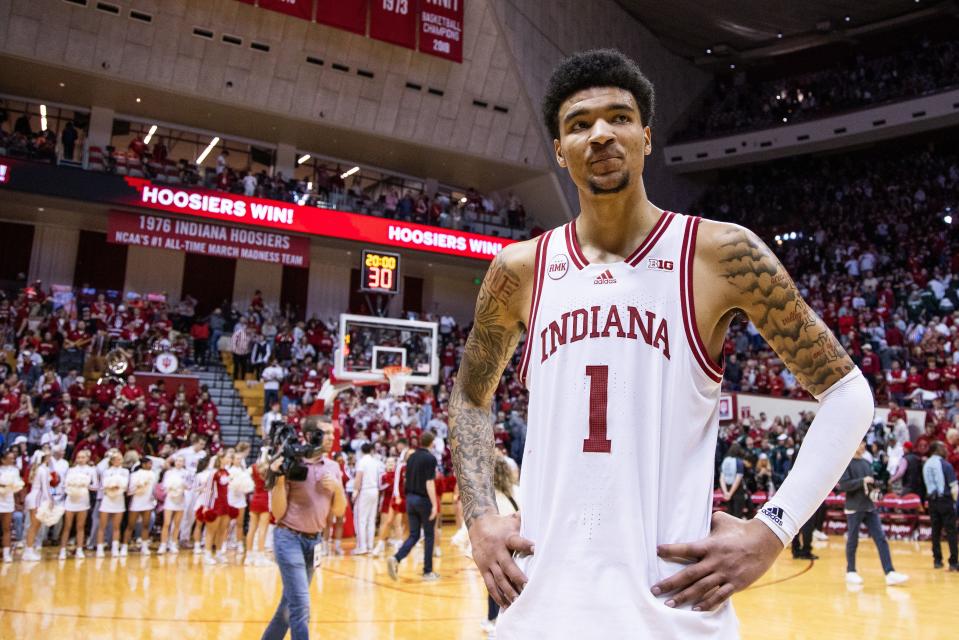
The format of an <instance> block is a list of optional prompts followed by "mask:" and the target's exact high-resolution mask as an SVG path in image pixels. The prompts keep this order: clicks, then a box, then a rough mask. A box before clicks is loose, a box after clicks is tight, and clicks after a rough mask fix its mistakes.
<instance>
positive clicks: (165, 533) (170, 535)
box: [157, 454, 190, 555]
mask: <svg viewBox="0 0 959 640" xmlns="http://www.w3.org/2000/svg"><path fill="white" fill-rule="evenodd" d="M170 460H171V461H172V465H173V466H172V467H170V468H169V469H167V470H166V471H165V472H164V473H163V478H162V485H163V492H164V494H165V495H166V497H165V498H164V500H163V528H162V529H161V530H160V548H159V549H157V553H158V554H160V555H162V554H164V553H166V551H167V550H169V552H170V553H174V554H175V553H178V552H179V551H180V543H179V541H178V540H177V538H178V532H179V531H180V521H181V520H182V519H183V510H184V509H185V508H186V493H187V490H188V489H189V488H190V486H189V484H188V474H187V470H186V458H184V457H183V456H181V455H176V454H174V455H173V457H172V458H170ZM167 464H171V462H170V461H168V463H167Z"/></svg>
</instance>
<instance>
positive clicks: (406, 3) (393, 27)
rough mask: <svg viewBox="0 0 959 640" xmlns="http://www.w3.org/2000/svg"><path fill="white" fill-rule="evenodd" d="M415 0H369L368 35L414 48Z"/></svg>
mask: <svg viewBox="0 0 959 640" xmlns="http://www.w3.org/2000/svg"><path fill="white" fill-rule="evenodd" d="M415 9H416V0H371V1H370V37H371V38H376V39H377V40H383V41H384V42H389V43H390V44H398V45H400V46H401V47H406V48H408V49H415V48H416V11H415Z"/></svg>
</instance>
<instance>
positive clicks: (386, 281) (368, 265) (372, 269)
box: [360, 249, 400, 293]
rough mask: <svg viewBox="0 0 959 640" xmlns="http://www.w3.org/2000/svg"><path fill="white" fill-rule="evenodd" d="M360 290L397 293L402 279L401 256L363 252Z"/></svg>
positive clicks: (381, 252) (384, 252)
mask: <svg viewBox="0 0 959 640" xmlns="http://www.w3.org/2000/svg"><path fill="white" fill-rule="evenodd" d="M361 268H362V272H361V277H362V280H361V281H360V282H361V284H360V290H361V291H365V292H368V293H397V292H398V291H399V279H400V254H398V253H389V252H387V251H373V250H371V249H364V250H363V264H362V265H361Z"/></svg>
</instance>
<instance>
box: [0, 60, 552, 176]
mask: <svg viewBox="0 0 959 640" xmlns="http://www.w3.org/2000/svg"><path fill="white" fill-rule="evenodd" d="M0 68H2V69H4V72H3V74H2V75H0V93H3V94H9V95H12V96H23V97H27V98H31V99H33V100H36V101H45V102H49V103H52V104H59V105H68V106H69V105H72V106H89V105H92V104H97V105H99V106H103V107H109V108H112V109H114V110H115V112H116V114H117V117H118V118H121V119H122V118H123V117H124V116H126V117H132V118H137V119H141V120H146V121H150V120H155V121H158V122H161V123H165V124H167V125H173V126H176V125H185V126H187V127H192V128H195V129H201V130H205V131H210V132H213V133H216V134H217V135H220V136H222V137H226V138H230V137H233V138H239V139H255V140H262V141H270V140H284V141H287V142H289V143H290V144H294V145H295V146H296V148H297V149H298V150H300V151H306V152H314V153H317V154H320V153H322V155H323V156H326V157H332V158H342V159H343V160H344V162H350V163H352V162H355V163H356V164H358V165H359V166H361V167H363V166H369V167H375V168H376V169H379V170H383V171H386V172H395V173H397V174H400V175H411V176H428V177H431V178H435V179H437V180H438V181H439V182H440V183H443V184H448V185H453V186H461V187H468V186H473V187H476V188H477V189H479V190H480V191H483V192H489V191H495V190H499V189H507V188H510V187H512V186H513V185H516V184H518V183H520V182H523V181H525V180H530V179H533V178H537V177H540V176H542V175H543V173H544V171H543V170H542V169H536V168H534V167H532V166H528V165H523V164H516V163H510V162H506V161H500V160H496V159H492V158H486V157H482V156H477V155H474V154H468V153H465V152H464V153H458V152H457V151H455V150H453V149H451V148H444V147H436V146H431V145H427V144H422V143H418V142H415V141H412V140H404V139H398V138H388V137H384V136H380V135H377V134H374V133H371V132H366V131H360V130H353V129H346V128H343V127H340V126H337V125H334V124H331V123H327V122H324V121H316V120H312V121H307V120H302V119H300V118H297V117H293V116H289V117H283V116H280V115H277V114H275V113H264V112H261V111H257V110H256V109H253V108H249V107H245V106H243V105H241V104H238V103H236V102H230V103H227V102H223V101H219V100H215V99H203V98H198V97H196V96H194V95H188V94H181V93H177V92H173V91H170V90H168V89H165V88H158V87H154V86H151V85H149V84H147V83H132V82H127V81H124V80H122V79H119V78H112V77H106V76H103V75H97V74H91V73H85V72H83V71H78V70H76V69H63V68H60V67H57V66H54V65H50V64H46V63H43V62H38V61H35V60H30V59H26V58H21V57H14V56H6V55H0Z"/></svg>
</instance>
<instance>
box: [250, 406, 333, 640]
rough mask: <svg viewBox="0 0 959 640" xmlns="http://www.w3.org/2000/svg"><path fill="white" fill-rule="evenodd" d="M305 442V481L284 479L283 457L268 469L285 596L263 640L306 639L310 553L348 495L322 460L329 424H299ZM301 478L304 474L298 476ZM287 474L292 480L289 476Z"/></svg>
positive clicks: (308, 420)
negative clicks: (308, 452) (309, 447)
mask: <svg viewBox="0 0 959 640" xmlns="http://www.w3.org/2000/svg"><path fill="white" fill-rule="evenodd" d="M303 438H304V439H305V441H306V442H307V443H309V444H311V445H312V446H313V451H312V452H311V455H310V456H309V457H307V458H304V459H303V460H302V466H304V467H306V469H305V478H304V479H303V480H299V479H292V478H287V477H286V476H284V475H282V473H283V472H282V471H281V469H282V467H283V458H282V456H281V457H280V458H278V459H277V460H275V461H274V462H273V463H272V464H271V465H270V471H271V474H270V477H269V478H268V479H267V483H268V484H269V483H270V482H273V488H272V489H271V490H270V512H271V513H272V514H273V517H274V518H275V519H276V530H275V531H274V533H273V554H274V555H275V556H276V563H277V565H278V566H279V568H280V576H281V578H282V580H283V597H282V598H281V599H280V604H279V606H278V607H277V609H276V613H275V614H274V615H273V619H272V620H270V624H269V625H268V626H267V628H266V631H264V632H263V640H282V639H283V638H284V637H285V636H286V631H287V629H289V630H290V637H291V639H292V640H306V639H307V638H309V637H310V632H309V621H310V582H311V581H312V580H313V548H314V547H315V546H316V544H317V543H318V542H319V541H320V534H321V532H322V531H323V529H324V528H325V527H326V521H327V517H328V516H329V513H330V511H331V510H332V512H333V515H334V516H336V517H342V516H343V514H344V513H345V512H346V494H345V493H344V491H343V482H342V480H341V476H340V468H339V466H338V465H337V464H336V463H335V462H333V461H332V460H330V459H329V458H326V457H325V454H327V453H328V452H329V451H330V449H331V448H332V445H333V425H332V424H330V423H329V422H325V421H321V420H320V418H319V416H310V417H308V418H306V419H305V420H304V423H303ZM301 474H302V471H301ZM291 475H296V474H295V473H291Z"/></svg>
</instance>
